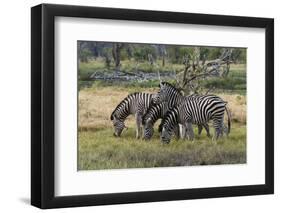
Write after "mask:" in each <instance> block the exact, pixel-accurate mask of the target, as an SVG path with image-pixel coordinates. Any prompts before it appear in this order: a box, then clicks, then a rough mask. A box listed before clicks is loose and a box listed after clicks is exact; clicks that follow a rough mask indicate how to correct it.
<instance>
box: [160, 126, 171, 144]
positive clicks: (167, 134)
mask: <svg viewBox="0 0 281 213" xmlns="http://www.w3.org/2000/svg"><path fill="white" fill-rule="evenodd" d="M171 137H172V131H171V130H170V129H169V128H166V127H165V125H164V126H162V131H161V136H160V139H161V142H162V143H163V144H169V143H170V141H171Z"/></svg>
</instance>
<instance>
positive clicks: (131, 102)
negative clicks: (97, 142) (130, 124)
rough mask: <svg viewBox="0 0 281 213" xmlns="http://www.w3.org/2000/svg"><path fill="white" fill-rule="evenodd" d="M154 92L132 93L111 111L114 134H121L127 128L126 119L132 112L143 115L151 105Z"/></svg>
mask: <svg viewBox="0 0 281 213" xmlns="http://www.w3.org/2000/svg"><path fill="white" fill-rule="evenodd" d="M151 100H152V94H148V93H139V92H136V93H132V94H130V95H128V96H127V97H126V98H124V99H123V100H122V101H121V102H120V103H119V104H118V105H117V107H116V108H115V109H114V110H113V112H112V113H111V116H110V119H111V120H112V122H113V126H114V131H115V133H114V135H115V136H120V135H121V133H122V131H123V129H124V128H125V124H124V121H125V119H126V118H127V117H128V116H129V115H131V114H136V113H138V114H140V115H143V114H144V113H145V112H146V110H147V109H148V108H149V107H150V105H151Z"/></svg>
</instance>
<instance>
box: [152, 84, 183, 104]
mask: <svg viewBox="0 0 281 213" xmlns="http://www.w3.org/2000/svg"><path fill="white" fill-rule="evenodd" d="M159 88H160V90H159V91H158V92H157V93H156V94H154V95H153V96H152V103H153V104H160V103H162V102H164V101H165V102H169V101H170V100H172V99H173V98H175V97H178V96H182V95H183V94H182V92H181V91H180V90H179V89H177V88H176V87H174V86H173V85H172V84H170V83H168V82H160V84H159Z"/></svg>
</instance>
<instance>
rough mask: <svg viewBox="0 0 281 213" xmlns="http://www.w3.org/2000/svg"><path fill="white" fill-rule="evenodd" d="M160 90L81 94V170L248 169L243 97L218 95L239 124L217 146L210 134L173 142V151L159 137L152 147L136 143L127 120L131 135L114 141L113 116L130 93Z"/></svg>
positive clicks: (130, 120)
mask: <svg viewBox="0 0 281 213" xmlns="http://www.w3.org/2000/svg"><path fill="white" fill-rule="evenodd" d="M157 90H158V88H150V89H149V88H147V89H140V88H121V87H92V88H88V89H83V90H81V91H80V92H79V145H78V148H79V152H78V169H79V170H92V169H118V168H149V167H167V166H192V165H217V164H237V163H239V164H241V163H246V125H245V123H246V97H244V96H240V95H229V94H218V95H219V96H220V97H222V98H223V99H224V100H225V101H227V102H228V105H229V108H230V110H231V114H232V120H233V121H235V122H234V123H233V125H232V129H231V133H230V135H229V137H227V138H226V137H224V138H222V139H219V141H217V143H213V142H212V141H211V140H210V139H209V138H208V137H207V136H206V133H205V131H203V134H202V135H201V136H198V135H197V134H196V136H195V140H194V142H191V141H186V140H184V141H183V140H180V141H176V140H175V139H174V138H173V139H172V141H171V143H170V144H169V145H167V146H163V145H162V144H161V143H160V142H159V133H158V132H157V131H155V134H154V135H153V138H152V140H150V141H149V142H146V141H142V140H136V139H135V126H136V125H135V120H134V118H133V116H130V117H129V118H128V119H127V120H126V125H127V126H128V127H129V129H128V130H127V131H124V132H123V133H122V136H121V137H120V138H116V137H113V129H112V123H111V121H110V115H111V112H112V111H113V110H114V108H115V107H116V106H117V104H118V103H119V102H120V101H121V100H122V99H123V98H125V97H126V96H127V95H128V94H129V93H132V92H135V91H142V92H149V93H153V92H156V91H157ZM156 126H157V124H156ZM195 131H196V130H195ZM212 131H213V128H211V134H213V132H212ZM196 132H197V131H196Z"/></svg>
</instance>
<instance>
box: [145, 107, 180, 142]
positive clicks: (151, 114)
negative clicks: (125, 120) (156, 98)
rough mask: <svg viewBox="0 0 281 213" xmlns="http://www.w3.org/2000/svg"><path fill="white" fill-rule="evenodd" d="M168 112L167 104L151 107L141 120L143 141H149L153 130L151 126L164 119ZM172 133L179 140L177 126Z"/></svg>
mask: <svg viewBox="0 0 281 213" xmlns="http://www.w3.org/2000/svg"><path fill="white" fill-rule="evenodd" d="M167 111H168V105H167V102H162V103H160V104H157V105H151V106H150V107H149V108H148V110H147V112H146V113H145V114H144V116H143V118H142V124H143V127H144V130H143V139H145V140H149V139H151V137H152V135H153V133H154V129H153V126H154V124H155V122H156V121H157V120H158V119H160V118H164V116H165V114H166V113H167ZM174 132H175V135H176V137H177V138H179V126H177V127H176V128H174Z"/></svg>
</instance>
